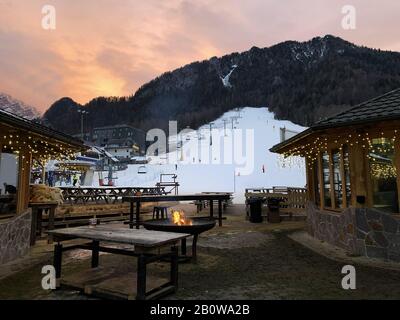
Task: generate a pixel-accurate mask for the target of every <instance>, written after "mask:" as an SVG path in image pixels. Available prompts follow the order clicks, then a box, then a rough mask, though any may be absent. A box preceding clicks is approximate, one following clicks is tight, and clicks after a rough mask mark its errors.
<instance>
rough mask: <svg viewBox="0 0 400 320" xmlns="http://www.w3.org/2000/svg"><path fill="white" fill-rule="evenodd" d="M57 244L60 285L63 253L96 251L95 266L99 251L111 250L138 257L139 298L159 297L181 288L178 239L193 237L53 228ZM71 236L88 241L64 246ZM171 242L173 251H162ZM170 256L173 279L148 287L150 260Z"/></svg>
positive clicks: (100, 228) (114, 229)
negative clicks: (147, 271) (117, 245)
mask: <svg viewBox="0 0 400 320" xmlns="http://www.w3.org/2000/svg"><path fill="white" fill-rule="evenodd" d="M49 234H51V235H52V236H53V237H54V240H55V241H56V242H57V244H56V245H55V247H54V267H55V269H56V279H57V281H56V282H57V287H60V286H61V265H62V253H63V252H65V251H68V250H73V249H86V250H91V251H92V262H91V267H92V268H97V267H98V266H99V252H108V253H113V254H121V255H128V256H135V257H137V259H138V260H137V274H136V299H139V300H146V299H155V298H159V297H161V296H164V295H166V294H168V293H172V292H175V291H176V290H177V288H178V243H179V241H180V240H182V239H185V238H187V237H189V236H190V235H189V234H178V233H171V232H161V231H148V230H144V229H141V230H131V229H128V228H121V227H112V226H102V225H98V226H94V227H91V226H85V227H77V228H67V229H60V230H53V231H49ZM70 239H86V240H90V241H91V242H89V243H87V244H78V245H70V246H69V247H63V244H62V242H63V241H65V240H70ZM101 242H106V243H114V244H123V245H133V246H134V247H133V248H131V249H127V248H124V249H120V248H115V246H113V247H111V246H101V245H100V243H101ZM168 246H170V251H169V252H167V253H160V252H161V251H160V250H161V249H162V248H163V247H168ZM165 259H170V279H169V281H168V282H166V283H164V284H162V285H161V286H160V287H158V288H155V289H152V290H151V291H149V292H147V291H146V268H147V265H148V264H149V263H153V262H156V261H161V260H165Z"/></svg>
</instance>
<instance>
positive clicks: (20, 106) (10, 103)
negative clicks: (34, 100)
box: [0, 92, 40, 120]
mask: <svg viewBox="0 0 400 320" xmlns="http://www.w3.org/2000/svg"><path fill="white" fill-rule="evenodd" d="M0 109H2V110H5V111H8V112H11V113H14V114H16V115H19V116H21V117H23V118H26V119H29V120H32V119H36V118H39V117H40V114H39V112H38V111H37V110H36V109H35V108H34V107H31V106H28V105H26V104H25V103H23V102H22V101H19V100H16V99H14V98H12V97H11V96H10V95H8V94H5V93H1V92H0Z"/></svg>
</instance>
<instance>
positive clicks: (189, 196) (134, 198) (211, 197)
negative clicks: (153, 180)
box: [122, 193, 231, 229]
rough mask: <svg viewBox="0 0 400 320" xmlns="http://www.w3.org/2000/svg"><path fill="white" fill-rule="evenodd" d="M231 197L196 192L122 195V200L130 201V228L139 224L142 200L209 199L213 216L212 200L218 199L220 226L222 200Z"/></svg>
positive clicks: (226, 194) (219, 222)
mask: <svg viewBox="0 0 400 320" xmlns="http://www.w3.org/2000/svg"><path fill="white" fill-rule="evenodd" d="M230 198H231V194H230V193H196V194H185V195H161V196H146V195H143V196H128V197H123V198H122V201H123V202H130V215H129V227H130V228H131V229H132V228H133V226H135V225H136V229H139V226H140V205H141V203H142V202H164V201H209V202H210V218H212V219H213V218H214V208H213V202H214V201H218V224H219V226H220V227H221V226H222V219H223V218H222V201H227V200H229V199H230ZM134 204H136V213H135V215H136V221H135V223H134V222H133V220H134Z"/></svg>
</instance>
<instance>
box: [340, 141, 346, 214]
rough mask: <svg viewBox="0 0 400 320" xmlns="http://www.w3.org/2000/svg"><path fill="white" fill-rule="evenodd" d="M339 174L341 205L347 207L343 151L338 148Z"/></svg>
mask: <svg viewBox="0 0 400 320" xmlns="http://www.w3.org/2000/svg"><path fill="white" fill-rule="evenodd" d="M340 176H341V178H342V207H343V208H347V194H346V175H345V170H344V153H343V149H342V148H341V149H340Z"/></svg>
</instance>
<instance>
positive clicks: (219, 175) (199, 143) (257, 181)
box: [94, 107, 306, 203]
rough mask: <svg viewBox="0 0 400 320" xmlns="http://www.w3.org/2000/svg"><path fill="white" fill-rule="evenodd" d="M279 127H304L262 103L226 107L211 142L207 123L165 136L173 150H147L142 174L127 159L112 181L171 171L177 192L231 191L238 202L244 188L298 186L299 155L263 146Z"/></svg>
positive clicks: (147, 181)
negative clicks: (156, 152)
mask: <svg viewBox="0 0 400 320" xmlns="http://www.w3.org/2000/svg"><path fill="white" fill-rule="evenodd" d="M224 123H225V129H224ZM232 128H233V130H232ZM281 128H286V129H287V130H290V131H294V132H301V131H303V130H305V129H306V128H304V127H301V126H298V125H295V124H293V123H292V122H290V121H282V120H275V119H274V114H273V113H271V112H269V111H268V109H267V108H250V107H246V108H243V109H236V110H232V111H229V112H227V113H225V114H224V115H223V116H222V117H220V118H219V119H217V120H215V121H213V122H212V130H211V137H212V139H211V140H212V145H210V125H209V124H207V125H204V126H202V127H201V128H199V129H198V130H197V131H190V132H181V134H178V135H175V136H172V137H170V143H171V145H172V149H173V151H171V152H169V153H168V154H162V155H160V156H151V155H149V156H148V158H149V159H150V163H149V164H148V165H146V169H147V172H146V173H145V174H139V173H138V169H139V167H141V166H143V165H129V166H128V168H127V169H126V170H124V171H119V172H117V180H116V183H115V184H116V185H117V186H154V185H155V184H156V183H157V182H158V181H159V179H160V174H162V173H164V174H167V173H176V174H177V175H178V178H177V181H178V182H179V184H180V187H179V193H180V194H188V193H195V192H204V191H207V192H233V193H234V202H235V203H243V202H244V193H245V189H246V188H261V187H272V186H291V187H304V186H305V169H304V161H303V159H301V158H289V159H287V160H285V161H283V160H282V157H281V156H280V155H277V154H274V153H271V152H270V151H269V149H270V148H271V147H272V146H273V145H275V144H277V143H279V142H281V141H280V139H281V138H280V136H281V134H280V131H281V130H280V129H281ZM199 138H200V139H199ZM177 141H178V142H179V141H182V142H183V146H182V148H175V146H176V144H177ZM242 143H243V148H241V144H242ZM178 145H179V144H178ZM170 150H171V149H170ZM263 167H264V169H265V172H263V170H262V169H263ZM96 175H97V173H96ZM105 175H106V173H105ZM94 184H97V185H98V176H95V177H94Z"/></svg>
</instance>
